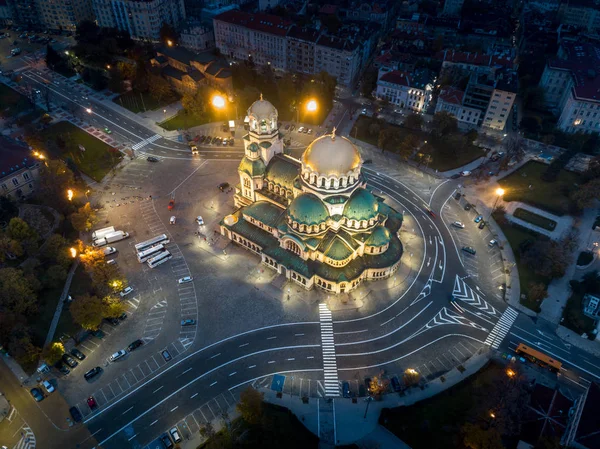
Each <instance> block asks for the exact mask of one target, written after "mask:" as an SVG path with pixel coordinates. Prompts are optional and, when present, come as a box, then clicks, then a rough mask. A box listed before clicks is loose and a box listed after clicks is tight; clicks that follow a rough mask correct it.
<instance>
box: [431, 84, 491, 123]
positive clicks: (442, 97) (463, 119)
mask: <svg viewBox="0 0 600 449" xmlns="http://www.w3.org/2000/svg"><path fill="white" fill-rule="evenodd" d="M464 97H465V93H464V91H462V90H459V89H456V88H454V87H446V88H444V89H442V90H441V91H440V94H439V96H438V100H437V104H436V106H435V112H441V111H446V112H448V113H449V114H452V115H453V116H454V117H456V120H457V121H458V122H459V123H460V124H462V125H464V126H470V127H478V126H479V124H480V123H481V122H482V115H483V112H482V111H481V110H480V109H477V108H473V107H469V106H465V105H464V104H463V100H464Z"/></svg>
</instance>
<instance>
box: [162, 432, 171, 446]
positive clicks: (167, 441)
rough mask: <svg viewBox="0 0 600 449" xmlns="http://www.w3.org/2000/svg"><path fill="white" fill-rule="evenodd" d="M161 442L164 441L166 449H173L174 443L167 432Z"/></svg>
mask: <svg viewBox="0 0 600 449" xmlns="http://www.w3.org/2000/svg"><path fill="white" fill-rule="evenodd" d="M160 441H162V444H163V445H164V446H165V449H171V448H172V447H173V442H172V441H171V438H170V437H169V434H168V433H167V432H165V433H163V434H162V435H161V436H160Z"/></svg>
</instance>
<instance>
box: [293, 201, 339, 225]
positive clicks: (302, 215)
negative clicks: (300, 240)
mask: <svg viewBox="0 0 600 449" xmlns="http://www.w3.org/2000/svg"><path fill="white" fill-rule="evenodd" d="M287 212H288V215H289V216H290V218H291V219H292V220H294V221H296V222H298V223H301V224H304V225H309V226H310V225H319V224H321V223H323V222H325V221H327V219H328V218H329V211H328V210H327V208H326V207H325V205H324V204H323V202H322V201H321V200H320V199H319V198H318V197H317V196H315V195H313V194H312V193H303V194H302V195H299V196H297V197H296V198H294V200H293V201H292V203H291V204H290V206H289V207H288V211H287Z"/></svg>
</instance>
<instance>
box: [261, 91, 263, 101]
mask: <svg viewBox="0 0 600 449" xmlns="http://www.w3.org/2000/svg"><path fill="white" fill-rule="evenodd" d="M260 101H263V99H262V92H261V94H260Z"/></svg>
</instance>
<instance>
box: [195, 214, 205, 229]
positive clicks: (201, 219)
mask: <svg viewBox="0 0 600 449" xmlns="http://www.w3.org/2000/svg"><path fill="white" fill-rule="evenodd" d="M196 223H197V224H198V226H202V225H203V224H204V219H203V218H202V217H201V216H200V215H198V216H197V217H196Z"/></svg>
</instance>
